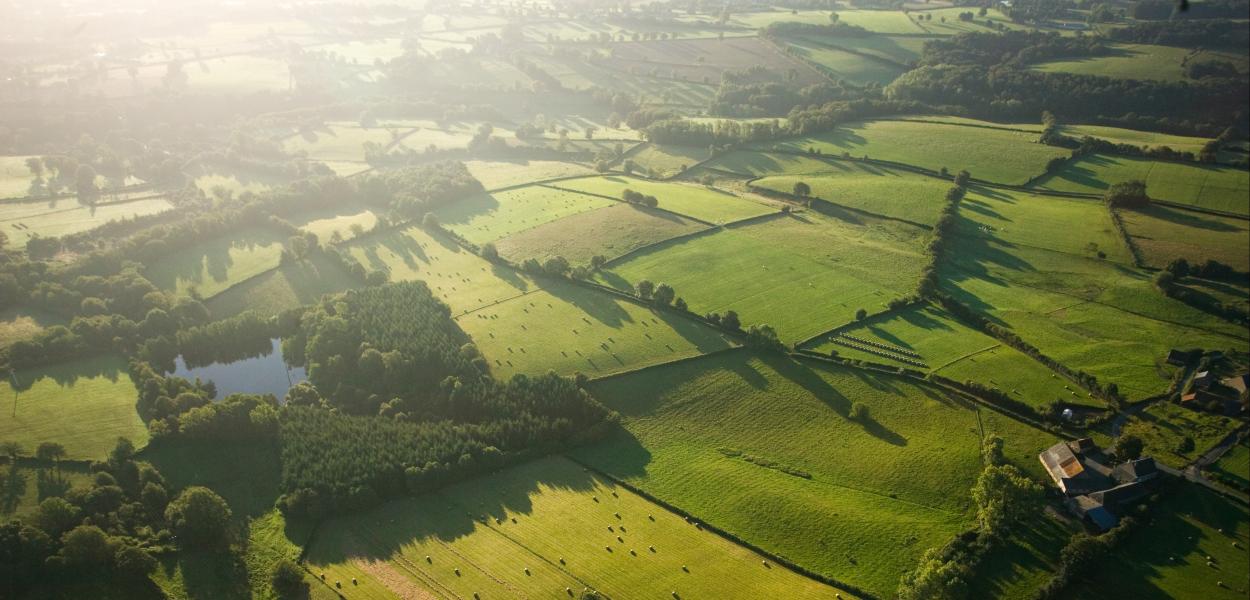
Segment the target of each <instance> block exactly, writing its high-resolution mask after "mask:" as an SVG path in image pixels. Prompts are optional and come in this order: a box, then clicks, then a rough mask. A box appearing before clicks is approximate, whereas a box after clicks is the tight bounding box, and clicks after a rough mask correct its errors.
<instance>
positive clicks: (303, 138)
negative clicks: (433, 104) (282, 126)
mask: <svg viewBox="0 0 1250 600" xmlns="http://www.w3.org/2000/svg"><path fill="white" fill-rule="evenodd" d="M407 132H408V131H407V130H399V129H390V128H385V127H373V128H366V127H361V126H360V125H356V124H349V123H330V124H326V125H325V126H323V127H321V128H318V129H316V130H314V131H304V132H301V133H297V134H295V135H294V136H291V137H290V138H287V139H286V140H285V141H284V142H283V147H284V148H285V149H286V151H287V152H291V153H295V154H302V155H305V156H307V157H309V158H313V159H317V160H331V161H333V160H364V156H365V150H364V145H365V142H372V143H374V144H379V145H381V146H383V147H385V146H388V145H390V144H392V143H393V142H396V141H398V139H399V137H400V136H403V135H404V134H405V133H407Z"/></svg>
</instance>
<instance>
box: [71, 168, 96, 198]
mask: <svg viewBox="0 0 1250 600" xmlns="http://www.w3.org/2000/svg"><path fill="white" fill-rule="evenodd" d="M95 178H96V172H95V169H93V168H91V165H79V167H78V172H77V173H76V174H75V176H74V186H75V189H76V190H77V192H78V199H79V200H80V201H82V202H91V201H93V200H95V198H96V197H97V196H99V195H100V189H99V188H97V187H96V185H95Z"/></svg>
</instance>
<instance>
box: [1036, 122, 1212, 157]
mask: <svg viewBox="0 0 1250 600" xmlns="http://www.w3.org/2000/svg"><path fill="white" fill-rule="evenodd" d="M1059 129H1060V132H1061V133H1063V135H1066V136H1069V137H1074V138H1077V139H1080V138H1083V137H1085V136H1090V137H1096V138H1098V139H1102V140H1107V141H1108V142H1111V143H1114V144H1132V145H1134V146H1141V147H1142V148H1162V147H1168V148H1171V149H1173V150H1176V151H1179V152H1193V153H1194V154H1195V155H1197V154H1198V153H1199V152H1201V151H1202V147H1203V146H1205V145H1206V144H1207V142H1210V141H1211V140H1209V139H1207V138H1200V137H1190V136H1184V135H1173V134H1169V133H1158V132H1155V131H1138V130H1136V129H1124V128H1122V127H1105V126H1102V125H1060V126H1059Z"/></svg>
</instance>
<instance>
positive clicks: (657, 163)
mask: <svg viewBox="0 0 1250 600" xmlns="http://www.w3.org/2000/svg"><path fill="white" fill-rule="evenodd" d="M708 158H709V157H708V152H707V148H696V147H693V146H660V145H657V144H647V145H645V146H643V147H642V148H640V149H638V150H637V151H635V152H632V153H630V154H629V156H627V157H626V159H627V160H632V161H634V162H635V163H637V164H638V166H640V167H642V169H643V171H647V172H654V173H655V174H656V175H658V176H660V177H673V176H675V175H678V174H680V173H681V172H682V171H685V170H686V169H688V168H690V167H692V166H694V165H695V164H696V163H698V162H701V161H704V160H707V159H708Z"/></svg>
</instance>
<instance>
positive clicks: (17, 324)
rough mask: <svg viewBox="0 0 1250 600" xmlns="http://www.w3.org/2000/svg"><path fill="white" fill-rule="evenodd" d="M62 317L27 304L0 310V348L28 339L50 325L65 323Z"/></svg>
mask: <svg viewBox="0 0 1250 600" xmlns="http://www.w3.org/2000/svg"><path fill="white" fill-rule="evenodd" d="M66 324H67V323H66V321H65V319H64V318H62V317H59V316H57V315H54V314H52V313H49V312H45V311H42V310H39V309H35V308H30V307H28V306H18V307H15V308H6V309H4V310H0V348H3V347H5V346H8V345H9V344H12V343H13V342H16V341H19V340H28V339H30V338H32V337H35V336H36V335H39V333H40V332H42V331H43V328H44V327H48V326H50V325H66Z"/></svg>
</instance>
